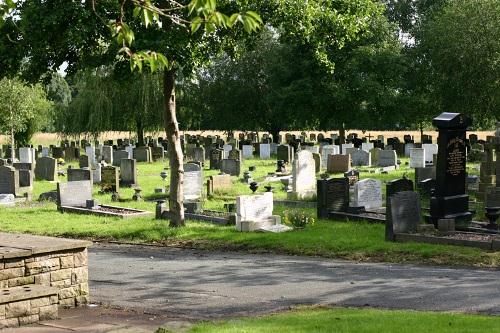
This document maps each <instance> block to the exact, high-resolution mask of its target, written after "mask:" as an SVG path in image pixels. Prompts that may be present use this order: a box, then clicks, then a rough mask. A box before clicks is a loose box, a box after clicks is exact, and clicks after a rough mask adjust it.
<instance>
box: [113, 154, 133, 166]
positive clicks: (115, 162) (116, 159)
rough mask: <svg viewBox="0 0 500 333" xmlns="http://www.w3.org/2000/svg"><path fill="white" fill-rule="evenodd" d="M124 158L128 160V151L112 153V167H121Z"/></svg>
mask: <svg viewBox="0 0 500 333" xmlns="http://www.w3.org/2000/svg"><path fill="white" fill-rule="evenodd" d="M124 158H129V154H128V151H126V150H115V151H113V166H115V167H119V166H120V165H121V162H122V159H124Z"/></svg>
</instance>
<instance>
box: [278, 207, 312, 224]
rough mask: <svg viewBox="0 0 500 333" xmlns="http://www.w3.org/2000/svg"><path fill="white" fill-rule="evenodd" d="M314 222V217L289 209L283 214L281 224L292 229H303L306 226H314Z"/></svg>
mask: <svg viewBox="0 0 500 333" xmlns="http://www.w3.org/2000/svg"><path fill="white" fill-rule="evenodd" d="M315 222H316V219H315V218H314V217H312V216H310V215H309V214H307V213H306V212H304V211H302V210H298V209H290V210H285V211H284V212H283V223H284V224H286V225H289V226H291V227H293V228H294V229H304V228H305V227H306V226H308V225H314V223H315Z"/></svg>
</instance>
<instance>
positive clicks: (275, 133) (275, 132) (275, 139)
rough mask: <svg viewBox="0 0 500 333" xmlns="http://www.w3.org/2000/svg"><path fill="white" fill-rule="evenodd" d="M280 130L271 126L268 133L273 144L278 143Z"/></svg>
mask: <svg viewBox="0 0 500 333" xmlns="http://www.w3.org/2000/svg"><path fill="white" fill-rule="evenodd" d="M280 131H281V129H280V128H278V126H271V129H270V130H269V133H271V135H272V136H273V142H274V143H279V139H280Z"/></svg>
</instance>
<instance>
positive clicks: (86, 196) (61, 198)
mask: <svg viewBox="0 0 500 333" xmlns="http://www.w3.org/2000/svg"><path fill="white" fill-rule="evenodd" d="M87 200H92V183H91V182H90V181H88V180H81V181H74V182H68V183H57V205H58V206H69V207H86V206H87Z"/></svg>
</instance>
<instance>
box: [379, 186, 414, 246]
mask: <svg viewBox="0 0 500 333" xmlns="http://www.w3.org/2000/svg"><path fill="white" fill-rule="evenodd" d="M420 215H421V209H420V199H419V197H418V194H417V193H415V192H413V191H403V192H398V193H396V194H394V195H393V196H391V197H389V198H388V199H387V207H386V227H385V237H386V240H394V234H395V233H414V232H416V231H417V226H418V224H419V223H420Z"/></svg>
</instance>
